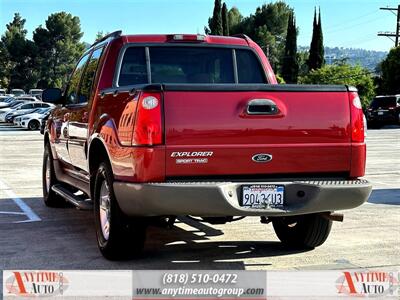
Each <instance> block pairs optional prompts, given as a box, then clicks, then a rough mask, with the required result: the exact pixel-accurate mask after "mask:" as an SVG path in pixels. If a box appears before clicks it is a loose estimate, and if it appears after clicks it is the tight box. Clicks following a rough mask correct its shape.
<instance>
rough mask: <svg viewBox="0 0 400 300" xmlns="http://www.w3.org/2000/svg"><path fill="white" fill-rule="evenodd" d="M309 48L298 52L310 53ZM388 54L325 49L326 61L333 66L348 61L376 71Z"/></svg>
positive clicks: (358, 50)
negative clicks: (338, 61) (337, 62)
mask: <svg viewBox="0 0 400 300" xmlns="http://www.w3.org/2000/svg"><path fill="white" fill-rule="evenodd" d="M308 49H309V47H304V46H300V47H299V49H298V51H308ZM386 55H387V52H383V51H371V50H365V49H353V48H339V47H334V48H331V47H325V60H326V63H327V64H333V63H334V62H335V61H337V60H343V59H346V60H347V62H348V63H350V64H352V65H355V64H359V65H361V66H363V67H364V68H367V69H369V70H371V71H374V70H375V68H376V66H377V65H378V64H379V63H380V62H381V61H382V60H383V59H384V58H385V57H386Z"/></svg>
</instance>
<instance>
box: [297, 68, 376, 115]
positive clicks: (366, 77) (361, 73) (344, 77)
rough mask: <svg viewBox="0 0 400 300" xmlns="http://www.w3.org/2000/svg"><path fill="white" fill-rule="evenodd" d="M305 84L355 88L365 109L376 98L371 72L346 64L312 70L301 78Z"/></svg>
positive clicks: (301, 81) (300, 80)
mask: <svg viewBox="0 0 400 300" xmlns="http://www.w3.org/2000/svg"><path fill="white" fill-rule="evenodd" d="M299 82H300V83H303V84H346V85H352V86H355V87H356V88H357V89H358V93H359V95H360V98H361V102H362V104H363V107H366V106H368V104H369V102H370V101H371V99H372V98H373V97H374V96H375V85H374V80H373V77H372V75H371V72H370V71H368V70H367V69H364V68H362V67H361V66H351V65H348V64H345V63H341V64H334V65H326V66H323V67H321V68H320V69H316V70H315V69H314V70H311V71H310V73H309V74H308V75H306V76H303V77H300V78H299Z"/></svg>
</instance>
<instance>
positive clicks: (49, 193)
mask: <svg viewBox="0 0 400 300" xmlns="http://www.w3.org/2000/svg"><path fill="white" fill-rule="evenodd" d="M57 183H58V180H57V178H56V175H55V172H54V165H53V156H52V154H51V149H50V145H49V144H48V143H47V144H46V145H45V147H44V154H43V167H42V188H43V201H44V203H45V204H46V205H47V206H50V207H62V206H66V204H67V203H66V202H65V200H64V199H63V198H62V197H61V196H60V195H58V194H56V193H55V192H54V191H53V190H52V186H53V185H55V184H57Z"/></svg>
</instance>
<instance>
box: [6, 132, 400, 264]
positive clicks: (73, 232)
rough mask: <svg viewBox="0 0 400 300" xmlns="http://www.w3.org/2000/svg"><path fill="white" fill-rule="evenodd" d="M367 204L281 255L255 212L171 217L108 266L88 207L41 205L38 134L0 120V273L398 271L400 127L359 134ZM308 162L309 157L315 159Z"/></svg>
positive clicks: (39, 143) (269, 230)
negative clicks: (204, 219)
mask: <svg viewBox="0 0 400 300" xmlns="http://www.w3.org/2000/svg"><path fill="white" fill-rule="evenodd" d="M367 143H368V160H367V176H366V178H367V179H369V180H370V181H372V183H373V184H374V190H373V193H372V196H371V198H370V200H369V202H368V203H366V204H364V205H363V206H361V207H359V208H357V209H354V210H351V211H347V212H345V217H344V222H343V223H339V222H335V223H334V224H333V229H332V232H331V235H330V237H329V238H328V241H327V242H326V243H325V244H324V245H322V246H321V247H319V248H317V249H315V250H312V251H288V250H286V249H285V248H284V247H282V245H281V244H280V242H278V239H277V238H276V236H275V234H274V232H273V229H272V226H271V225H265V224H261V223H260V222H259V218H245V219H243V220H241V221H239V222H234V223H230V224H226V225H209V224H207V223H197V222H194V221H192V220H190V219H187V218H180V219H179V221H178V223H177V224H176V226H175V227H174V228H172V229H168V228H164V227H161V226H160V227H157V226H152V227H151V228H150V229H149V234H148V240H147V244H146V248H145V252H144V254H143V256H142V257H140V258H138V259H136V260H132V261H122V262H111V261H107V260H105V259H104V258H103V257H102V256H101V254H100V252H99V251H98V250H97V246H96V241H95V233H94V226H93V221H92V213H91V212H89V211H78V210H76V209H75V208H58V209H54V208H48V207H46V206H44V204H43V202H42V198H41V197H42V190H41V167H42V150H43V136H42V135H41V134H40V133H39V132H37V131H35V132H32V131H27V130H24V129H17V128H14V127H13V126H10V125H6V124H0V241H1V242H0V267H1V269H3V270H4V269H248V270H253V269H274V270H276V269H302V270H309V269H324V270H325V269H348V268H368V269H380V270H382V269H387V270H393V269H398V268H400V255H399V253H400V128H395V127H391V128H384V129H380V130H370V131H369V132H368V140H367ZM316 163H317V162H316Z"/></svg>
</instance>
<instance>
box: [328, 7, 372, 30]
mask: <svg viewBox="0 0 400 300" xmlns="http://www.w3.org/2000/svg"><path fill="white" fill-rule="evenodd" d="M378 11H379V10H378V9H375V10H374V11H371V12H369V13H366V14H363V15H361V16H358V17H354V18H351V20H350V21H349V22H346V23H343V22H341V23H336V24H333V25H331V26H329V28H331V29H332V28H333V30H336V28H341V27H343V26H348V25H349V24H352V23H353V22H355V21H358V20H361V19H364V18H365V17H368V16H370V15H373V14H376V13H377V12H378Z"/></svg>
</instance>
